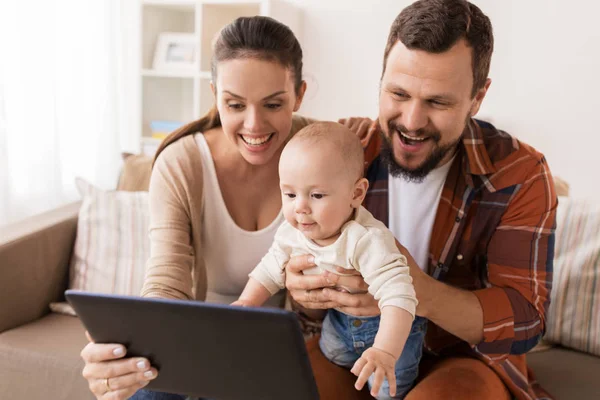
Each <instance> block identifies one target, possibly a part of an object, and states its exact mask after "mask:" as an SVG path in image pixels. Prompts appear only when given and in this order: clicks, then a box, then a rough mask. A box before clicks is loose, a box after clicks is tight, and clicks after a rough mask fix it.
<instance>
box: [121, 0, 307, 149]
mask: <svg viewBox="0 0 600 400" xmlns="http://www.w3.org/2000/svg"><path fill="white" fill-rule="evenodd" d="M138 1H139V2H140V14H139V15H140V24H139V25H140V31H141V32H140V34H141V37H140V42H141V55H140V58H141V63H140V64H141V65H140V67H141V68H140V71H139V79H140V85H139V90H140V92H141V93H140V96H139V98H138V101H139V104H138V105H137V107H135V106H134V107H133V108H132V109H133V110H139V114H141V115H139V118H138V121H139V123H138V125H139V132H136V133H132V134H135V135H137V137H138V138H139V143H140V146H139V149H140V151H141V152H143V153H146V154H153V153H154V152H155V150H156V148H157V147H158V145H159V144H160V141H161V140H160V139H154V138H152V134H151V132H150V121H153V120H168V121H179V122H183V123H187V122H190V121H192V120H195V119H198V118H200V117H201V116H202V115H204V114H205V113H206V112H207V111H208V109H209V108H210V107H211V105H212V102H213V99H212V93H211V92H210V79H211V73H210V62H211V55H212V48H211V43H212V40H213V38H214V37H215V35H216V34H217V33H218V32H219V30H220V29H221V28H222V27H223V26H225V25H226V24H228V23H230V22H231V21H233V20H234V19H235V18H237V17H240V16H254V15H265V16H270V17H273V18H275V19H277V20H279V21H281V22H283V23H285V24H286V25H288V26H289V27H290V28H291V29H292V31H293V32H294V33H295V34H296V36H297V37H300V32H299V28H300V16H299V13H298V10H297V8H295V7H294V6H293V4H291V3H289V2H286V1H284V0H138ZM163 32H173V33H192V34H194V36H195V38H196V40H197V42H196V45H197V47H198V49H199V57H198V59H197V61H196V65H195V67H194V70H192V71H190V70H187V71H174V70H164V71H163V70H156V69H154V68H153V67H152V65H153V59H154V53H155V48H156V45H157V40H158V37H159V34H160V33H163ZM132 125H133V126H135V124H132Z"/></svg>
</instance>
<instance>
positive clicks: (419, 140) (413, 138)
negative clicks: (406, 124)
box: [399, 132, 427, 142]
mask: <svg viewBox="0 0 600 400" xmlns="http://www.w3.org/2000/svg"><path fill="white" fill-rule="evenodd" d="M399 133H400V134H401V135H402V136H403V137H404V138H406V139H408V140H412V141H413V142H423V141H425V140H427V138H417V137H413V136H408V135H407V134H405V133H403V132H399Z"/></svg>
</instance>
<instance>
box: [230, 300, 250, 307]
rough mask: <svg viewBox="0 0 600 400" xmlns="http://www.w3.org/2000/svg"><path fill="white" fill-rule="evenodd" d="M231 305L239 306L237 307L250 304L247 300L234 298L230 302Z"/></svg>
mask: <svg viewBox="0 0 600 400" xmlns="http://www.w3.org/2000/svg"><path fill="white" fill-rule="evenodd" d="M231 305H232V306H239V307H251V305H250V304H249V303H247V302H245V301H244V300H239V299H238V300H236V301H234V302H233V303H231Z"/></svg>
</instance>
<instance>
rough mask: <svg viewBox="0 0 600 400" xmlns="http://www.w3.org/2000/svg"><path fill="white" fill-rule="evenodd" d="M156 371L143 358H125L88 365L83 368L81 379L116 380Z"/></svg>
mask: <svg viewBox="0 0 600 400" xmlns="http://www.w3.org/2000/svg"><path fill="white" fill-rule="evenodd" d="M148 371H152V372H153V373H154V374H156V369H154V368H152V367H151V365H150V363H149V362H148V360H146V359H145V358H127V359H124V360H116V361H110V362H108V361H107V362H99V363H88V364H86V365H85V367H84V368H83V373H82V374H83V377H84V378H86V379H88V380H90V379H104V378H111V379H112V378H116V377H119V376H124V375H128V374H136V373H145V372H148Z"/></svg>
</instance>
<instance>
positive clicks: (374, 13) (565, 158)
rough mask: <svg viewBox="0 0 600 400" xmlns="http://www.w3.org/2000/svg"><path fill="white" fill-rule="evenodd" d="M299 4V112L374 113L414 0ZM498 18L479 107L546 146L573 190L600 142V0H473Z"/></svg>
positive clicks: (577, 190) (585, 188) (594, 191)
mask: <svg viewBox="0 0 600 400" xmlns="http://www.w3.org/2000/svg"><path fill="white" fill-rule="evenodd" d="M291 1H292V2H293V3H294V4H295V5H296V6H297V7H299V8H300V9H301V11H302V14H303V27H302V34H301V37H300V41H301V42H302V46H303V49H304V53H305V74H306V75H307V78H308V79H307V80H308V83H309V91H308V93H307V99H306V102H305V103H304V105H303V107H302V110H301V111H302V113H303V114H305V115H310V116H313V117H318V118H323V119H325V118H327V119H336V118H340V117H344V116H370V117H375V116H376V115H377V89H378V84H379V77H380V74H381V63H382V58H383V50H384V47H385V42H386V39H387V34H388V29H389V27H390V25H391V23H392V21H393V20H394V18H395V17H396V15H397V14H398V13H399V12H400V10H401V9H402V8H403V7H405V6H406V5H408V4H410V3H411V1H405V0H402V1H399V0H363V1H361V0H326V1H324V0H291ZM473 2H474V3H475V4H477V5H478V6H479V7H480V8H481V9H482V10H483V12H484V13H486V14H487V15H488V16H489V17H490V19H491V20H492V25H493V27H494V33H495V40H496V43H495V52H494V56H493V59H492V68H491V72H490V77H491V78H492V86H491V88H490V91H489V93H488V96H487V98H486V100H485V102H484V104H483V107H482V109H481V112H480V114H479V116H480V117H481V118H487V119H490V120H491V121H492V122H493V123H495V124H496V125H497V126H498V127H499V128H501V129H504V130H506V131H508V132H509V133H512V134H514V135H516V136H517V137H519V138H520V139H522V140H523V141H525V142H527V143H529V144H531V145H533V146H534V147H536V148H537V149H538V150H540V151H542V152H543V153H544V154H546V157H547V159H548V162H549V164H550V167H551V169H552V171H553V173H554V174H555V175H558V176H561V177H563V178H565V179H567V181H568V182H569V183H570V184H571V190H572V193H573V195H575V196H594V197H600V185H599V184H597V183H596V184H592V183H591V182H592V181H593V180H594V176H595V175H596V174H595V173H594V172H593V171H594V170H595V169H596V168H597V167H596V164H597V162H596V160H595V159H596V157H595V156H596V153H597V152H598V149H600V27H599V25H600V22H598V15H600V3H598V2H592V1H589V0H570V1H568V2H565V1H564V0H504V1H498V0H474V1H473Z"/></svg>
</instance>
